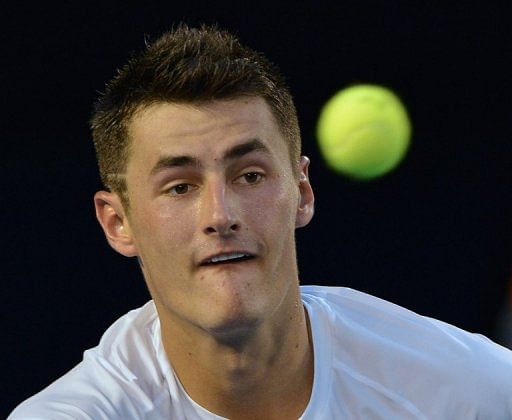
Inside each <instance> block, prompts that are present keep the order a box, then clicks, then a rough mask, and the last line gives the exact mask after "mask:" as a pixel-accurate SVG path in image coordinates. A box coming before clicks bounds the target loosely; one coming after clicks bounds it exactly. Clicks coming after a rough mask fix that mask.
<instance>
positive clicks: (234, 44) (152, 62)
mask: <svg viewBox="0 0 512 420" xmlns="http://www.w3.org/2000/svg"><path fill="white" fill-rule="evenodd" d="M249 96H252V97H261V98H263V99H264V100H265V102H266V103H267V104H268V105H269V107H270V110H271V112H272V114H273V116H274V118H275V119H276V122H277V124H278V126H279V128H280V130H281V132H282V134H283V137H284V139H285V141H286V142H287V144H288V150H289V154H290V160H291V163H292V167H293V168H294V170H295V168H296V167H297V163H298V160H299V155H300V132H299V127H298V122H297V115H296V111H295V107H294V104H293V100H292V97H291V94H290V92H289V89H288V87H287V86H286V84H285V82H284V79H283V77H282V76H281V74H280V73H279V70H278V69H277V68H276V67H275V66H274V65H273V64H272V63H271V62H269V61H268V60H267V59H266V58H265V57H264V56H263V55H261V54H259V53H257V52H255V51H253V50H251V49H249V48H247V47H245V46H243V45H241V44H240V43H239V41H238V40H237V39H236V38H235V37H234V36H233V35H231V34H230V33H227V32H224V31H221V30H218V29H216V28H214V27H207V26H203V27H201V28H189V27H187V26H186V25H180V26H178V27H177V28H176V29H175V30H173V31H172V32H170V33H166V34H164V35H162V36H161V37H160V38H159V39H157V40H156V41H155V42H154V43H152V44H149V45H147V48H146V49H145V51H144V52H143V53H142V54H140V55H138V56H135V57H134V58H132V59H131V60H130V61H129V62H128V64H127V65H125V66H124V67H123V68H122V69H121V70H120V71H119V72H118V75H117V76H116V77H115V78H114V79H113V80H112V81H111V82H110V83H109V84H108V85H107V88H106V91H105V93H104V94H103V96H102V97H101V98H100V99H99V101H98V102H97V104H96V107H95V112H94V115H93V117H92V120H91V126H92V132H93V139H94V144H95V147H96V153H97V157H98V163H99V168H100V175H101V179H102V181H103V184H104V186H105V187H106V188H107V189H108V190H111V191H115V192H117V193H118V194H119V195H120V197H121V198H122V200H123V203H124V205H125V207H126V210H128V203H129V200H128V194H127V185H126V181H125V172H126V165H127V162H128V160H129V158H130V146H131V140H132V139H131V137H130V135H129V129H128V127H129V124H130V121H131V120H132V118H133V116H134V115H135V114H136V113H137V112H139V111H141V110H143V109H144V108H146V107H148V106H151V105H152V104H155V103H158V102H165V103H188V104H194V103H195V104H198V103H202V102H209V101H212V100H222V99H224V100H227V99H234V98H239V97H249Z"/></svg>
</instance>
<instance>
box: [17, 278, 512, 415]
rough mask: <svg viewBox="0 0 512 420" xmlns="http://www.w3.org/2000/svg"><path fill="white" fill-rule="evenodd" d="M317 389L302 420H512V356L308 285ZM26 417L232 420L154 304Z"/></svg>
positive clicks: (377, 304)
mask: <svg viewBox="0 0 512 420" xmlns="http://www.w3.org/2000/svg"><path fill="white" fill-rule="evenodd" d="M301 292H302V300H303V303H304V306H305V308H306V310H307V312H308V315H309V318H310V322H311V332H312V338H313V347H314V368H315V372H314V382H313V390H312V394H311V398H310V401H309V404H308V406H307V407H306V410H305V412H304V413H303V415H302V416H301V419H302V420H313V419H314V420H322V419H326V420H327V419H328V420H333V419H364V420H366V419H386V420H389V419H393V420H397V419H450V420H453V419H464V420H468V419H476V418H479V419H486V420H487V419H497V420H498V419H499V420H503V419H512V352H510V351H509V350H507V349H505V348H503V347H501V346H499V345H497V344H495V343H493V342H491V341H490V340H488V339H487V338H485V337H483V336H481V335H478V334H471V333H468V332H466V331H463V330H461V329H459V328H457V327H454V326H452V325H449V324H446V323H443V322H441V321H437V320H434V319H431V318H427V317H423V316H420V315H417V314H415V313H413V312H411V311H409V310H407V309H404V308H402V307H400V306H397V305H394V304H392V303H389V302H386V301H383V300H381V299H378V298H375V297H373V296H370V295H367V294H364V293H361V292H357V291H355V290H352V289H347V288H340V287H319V286H302V287H301ZM20 419H55V420H60V419H62V420H64V419H66V420H67V419H69V420H71V419H73V420H81V419H91V420H100V419H109V420H112V419H123V420H126V419H179V420H181V419H190V420H196V419H201V420H203V419H223V417H220V416H217V415H215V414H213V413H210V412H209V411H207V410H206V409H204V408H203V407H201V406H199V405H198V404H197V403H195V402H194V401H193V400H192V399H191V398H190V397H189V396H188V395H187V393H186V391H185V390H184V389H183V387H182V386H181V384H180V382H179V380H178V379H177V377H176V375H175V374H174V372H173V369H172V367H171V366H170V364H169V362H168V360H167V357H166V355H165V352H164V350H163V346H162V342H161V335H160V323H159V320H158V317H157V313H156V310H155V307H154V304H153V302H152V301H150V302H148V303H147V304H146V305H144V306H143V307H141V308H139V309H137V310H133V311H130V312H128V313H127V314H126V315H124V316H123V317H121V318H120V319H119V320H117V321H116V322H115V323H114V324H113V325H112V326H111V327H110V328H109V329H108V330H107V331H106V332H105V334H104V335H103V337H102V338H101V341H100V343H99V345H98V346H97V347H95V348H93V349H90V350H87V351H86V352H85V353H84V359H83V361H82V362H81V363H80V364H79V365H77V366H76V367H75V368H74V369H72V370H71V371H70V372H68V373H67V374H65V375H64V376H62V377H61V378H60V379H58V380H57V381H55V382H54V383H52V384H51V385H50V386H49V387H47V388H46V389H44V390H43V391H41V392H40V393H38V394H36V395H35V396H33V397H32V398H29V399H28V400H26V401H25V402H23V403H22V404H21V405H20V406H18V407H17V408H16V410H15V411H14V412H13V413H11V416H10V417H9V420H20Z"/></svg>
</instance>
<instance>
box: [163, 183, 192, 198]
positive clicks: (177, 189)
mask: <svg viewBox="0 0 512 420" xmlns="http://www.w3.org/2000/svg"><path fill="white" fill-rule="evenodd" d="M194 188H195V187H194V186H193V185H191V184H178V185H175V186H174V187H172V188H169V190H168V194H169V195H173V196H176V195H184V194H187V193H188V192H190V191H192V190H193V189H194Z"/></svg>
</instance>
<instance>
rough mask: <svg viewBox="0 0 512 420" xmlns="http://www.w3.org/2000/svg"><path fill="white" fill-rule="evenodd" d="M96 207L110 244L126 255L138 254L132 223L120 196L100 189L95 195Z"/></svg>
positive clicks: (133, 255) (98, 217) (99, 220)
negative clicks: (131, 227)
mask: <svg viewBox="0 0 512 420" xmlns="http://www.w3.org/2000/svg"><path fill="white" fill-rule="evenodd" d="M94 207H95V208H96V218H97V219H98V222H100V225H101V227H102V228H103V232H105V236H106V238H107V241H108V243H109V244H110V246H111V247H112V248H114V249H115V250H116V251H117V252H119V253H120V254H122V255H124V256H125V257H135V256H137V255H138V252H137V248H136V246H135V243H134V240H133V235H132V232H131V229H130V224H129V221H128V218H127V217H126V214H125V212H124V208H123V204H122V202H121V199H120V198H119V196H118V195H117V194H116V193H112V192H108V191H98V192H97V193H96V194H95V195H94Z"/></svg>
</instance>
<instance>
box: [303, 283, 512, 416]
mask: <svg viewBox="0 0 512 420" xmlns="http://www.w3.org/2000/svg"><path fill="white" fill-rule="evenodd" d="M301 289H302V296H303V300H304V302H305V304H306V306H307V307H308V311H312V312H314V316H317V317H322V318H323V319H324V320H325V322H327V323H328V324H329V325H330V331H331V334H332V340H333V343H332V344H333V347H334V348H335V351H334V359H335V360H334V361H333V363H334V364H335V365H336V366H337V367H338V368H339V372H340V374H344V375H347V374H352V375H353V377H354V378H355V377H357V378H359V380H362V381H364V382H366V383H367V384H372V385H371V386H373V387H374V389H382V390H386V392H388V393H390V395H396V396H397V398H405V399H407V400H408V401H409V402H410V403H411V404H413V405H414V406H416V407H418V409H420V411H423V412H425V413H431V415H430V416H428V417H431V416H433V417H434V418H437V417H436V416H437V415H439V417H440V418H447V417H450V416H447V413H457V414H460V413H463V414H464V415H463V416H462V417H464V416H466V414H471V413H481V415H483V414H486V415H490V414H493V415H494V414H496V413H499V415H501V416H503V415H504V413H506V414H505V417H506V416H507V415H508V416H511V415H512V393H511V392H510V389H512V352H511V351H509V350H507V349H505V348H504V347H501V346H499V345H498V344H496V343H493V342H492V341H491V340H489V339H488V338H486V337H484V336H482V335H480V334H473V333H470V332H467V331H464V330H462V329H460V328H457V327H456V326H453V325H450V324H447V323H445V322H442V321H439V320H436V319H432V318H429V317H425V316H421V315H419V314H417V313H414V312H413V311H410V310H408V309H406V308H403V307H401V306H398V305H395V304H393V303H391V302H387V301H385V300H382V299H379V298H376V297H374V296H371V295H368V294H365V293H362V292H358V291H356V290H352V289H347V288H340V287H318V286H302V287H301ZM341 372H343V373H341ZM436 410H437V411H436ZM443 410H444V411H443ZM457 410H459V411H457ZM460 410H463V411H460ZM441 413H444V414H443V415H441ZM445 414H446V415H445ZM461 415H462V414H461ZM462 417H461V418H462ZM452 418H453V416H452ZM464 418H472V416H471V415H468V416H466V417H464ZM487 418H492V417H487ZM493 418H503V417H499V416H498V417H493Z"/></svg>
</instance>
